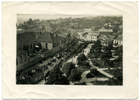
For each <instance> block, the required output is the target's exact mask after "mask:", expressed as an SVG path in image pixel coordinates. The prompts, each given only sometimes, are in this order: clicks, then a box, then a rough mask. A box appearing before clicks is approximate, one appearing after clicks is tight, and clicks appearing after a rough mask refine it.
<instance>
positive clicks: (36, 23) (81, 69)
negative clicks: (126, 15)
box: [15, 14, 123, 86]
mask: <svg viewBox="0 0 140 100" xmlns="http://www.w3.org/2000/svg"><path fill="white" fill-rule="evenodd" d="M16 39H17V40H16V82H15V83H16V84H17V85H30V84H31V85H100V86H122V85H123V16H122V15H67V14H64V15H59V14H58V15H57V14H55V15H49V14H17V23H16Z"/></svg>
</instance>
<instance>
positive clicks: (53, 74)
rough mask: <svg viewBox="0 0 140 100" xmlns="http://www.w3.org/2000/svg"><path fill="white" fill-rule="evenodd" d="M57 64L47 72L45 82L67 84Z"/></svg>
mask: <svg viewBox="0 0 140 100" xmlns="http://www.w3.org/2000/svg"><path fill="white" fill-rule="evenodd" d="M62 74H63V73H62V72H61V70H60V67H59V66H55V67H54V68H53V69H52V70H51V71H50V73H49V78H48V81H47V83H46V84H69V81H68V80H67V78H66V77H65V76H62Z"/></svg>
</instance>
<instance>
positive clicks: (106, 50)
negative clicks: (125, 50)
mask: <svg viewBox="0 0 140 100" xmlns="http://www.w3.org/2000/svg"><path fill="white" fill-rule="evenodd" d="M110 57H112V52H111V49H110V48H109V47H104V53H103V54H102V58H103V59H108V58H110Z"/></svg>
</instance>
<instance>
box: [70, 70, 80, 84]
mask: <svg viewBox="0 0 140 100" xmlns="http://www.w3.org/2000/svg"><path fill="white" fill-rule="evenodd" d="M80 79H81V72H80V70H78V69H77V68H74V69H72V70H71V73H70V75H69V77H68V80H69V81H72V82H74V81H79V80H80Z"/></svg>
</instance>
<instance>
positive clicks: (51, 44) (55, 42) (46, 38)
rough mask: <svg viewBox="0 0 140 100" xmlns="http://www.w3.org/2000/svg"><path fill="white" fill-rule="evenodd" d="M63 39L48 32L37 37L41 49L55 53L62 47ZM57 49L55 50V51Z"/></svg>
mask: <svg viewBox="0 0 140 100" xmlns="http://www.w3.org/2000/svg"><path fill="white" fill-rule="evenodd" d="M64 39H65V38H64V37H62V36H60V35H57V34H53V33H50V32H43V33H41V35H40V36H39V37H38V39H37V42H40V43H41V45H42V48H43V49H47V50H53V51H57V50H60V49H61V48H63V47H64ZM56 49H57V50H56Z"/></svg>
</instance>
